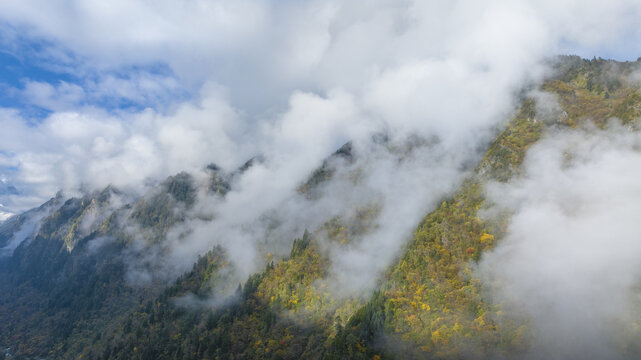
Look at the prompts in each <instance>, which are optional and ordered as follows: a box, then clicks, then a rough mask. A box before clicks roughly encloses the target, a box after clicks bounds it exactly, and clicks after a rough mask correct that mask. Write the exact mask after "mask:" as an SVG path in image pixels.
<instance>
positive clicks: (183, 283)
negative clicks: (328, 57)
mask: <svg viewBox="0 0 641 360" xmlns="http://www.w3.org/2000/svg"><path fill="white" fill-rule="evenodd" d="M638 66H639V63H619V62H614V61H608V60H602V59H593V60H591V61H590V60H584V59H580V58H578V57H573V56H571V57H560V58H557V59H554V60H553V67H554V68H555V69H556V71H555V72H554V73H553V75H551V76H550V77H548V78H547V79H546V80H545V82H544V83H543V84H542V85H541V86H540V88H538V89H536V90H537V91H534V92H532V91H530V92H523V94H524V95H522V96H521V98H520V106H519V107H518V109H517V111H515V113H514V114H513V115H512V116H511V117H510V119H509V121H508V122H507V124H506V125H505V126H504V127H503V128H501V129H498V130H497V133H496V136H495V138H494V139H493V140H492V141H490V142H488V143H487V146H486V148H485V149H483V152H484V155H483V156H482V157H479V161H478V163H476V164H474V165H473V166H472V167H471V169H470V171H469V172H468V176H467V177H466V178H465V180H464V181H463V182H462V183H461V184H460V186H459V187H458V188H457V189H456V190H455V191H453V192H452V193H451V194H450V195H448V196H447V197H446V198H443V199H442V201H440V202H439V204H438V205H436V206H435V208H434V209H433V210H432V211H430V212H429V213H427V214H425V216H424V217H423V219H422V220H421V221H420V222H419V223H418V224H416V228H415V230H414V232H413V234H412V235H411V236H410V239H408V241H407V242H406V244H405V245H404V246H403V248H402V249H401V250H400V252H399V255H398V256H397V257H395V259H394V261H393V263H392V264H391V265H390V266H389V267H387V270H386V271H385V272H384V273H383V274H382V275H381V276H380V277H379V278H378V279H377V280H376V286H375V289H374V290H373V291H371V292H367V291H366V292H354V293H342V292H337V291H336V290H334V289H333V287H334V286H335V282H334V279H333V277H332V276H334V274H333V270H332V266H333V264H335V263H336V259H335V256H336V252H332V251H330V250H328V249H338V251H343V250H344V251H348V250H350V249H353V248H354V247H355V246H357V245H356V244H357V243H356V240H357V239H367V237H368V236H369V234H371V232H372V229H373V228H375V227H376V226H377V222H376V219H377V218H378V217H379V216H382V215H381V214H382V209H381V208H380V207H379V206H378V205H377V204H376V203H367V202H366V203H363V204H360V203H359V204H358V206H357V207H356V208H355V209H353V211H349V212H344V213H339V214H338V215H336V214H331V216H328V218H321V219H320V220H319V221H318V222H317V223H316V224H315V226H314V227H310V228H307V229H297V230H296V231H293V232H291V233H287V232H286V231H281V230H278V229H280V228H279V227H278V224H279V223H280V222H282V219H280V218H279V217H278V216H276V215H274V216H273V217H270V216H269V214H268V215H265V216H263V217H261V218H260V221H261V224H260V225H261V229H262V228H264V229H266V232H265V233H266V234H268V236H272V237H276V238H278V239H279V241H278V242H277V243H276V244H279V246H274V247H273V248H272V247H270V244H272V243H269V242H265V243H264V244H262V245H261V246H262V247H260V246H259V247H258V250H257V251H256V255H255V256H256V257H257V258H259V259H260V260H259V261H257V262H259V263H260V264H261V268H260V269H258V270H257V271H255V272H253V273H252V274H250V275H249V276H245V277H241V275H239V274H242V271H241V270H240V269H238V265H237V264H236V263H235V262H234V261H232V258H233V254H231V253H230V252H231V251H234V249H233V248H229V247H225V246H223V245H224V244H223V245H219V244H217V245H214V246H209V247H208V248H206V249H204V251H200V252H198V255H197V256H196V258H194V259H191V258H190V255H189V254H187V253H185V254H180V255H174V251H175V249H176V247H175V246H176V244H184V243H185V242H186V241H187V240H186V239H188V238H189V236H193V234H192V233H191V231H193V227H194V226H196V225H198V224H208V223H210V222H214V220H216V219H218V218H224V216H225V214H220V213H219V212H218V210H217V209H219V208H218V207H221V209H222V206H223V205H222V204H224V203H225V201H226V197H227V196H233V195H234V193H233V190H234V189H235V188H236V187H238V186H242V180H243V174H244V173H245V172H246V171H248V169H251V168H252V166H256V165H257V164H260V163H261V162H262V161H263V159H262V158H261V157H256V158H254V159H252V160H250V161H248V162H247V163H246V164H244V165H243V166H242V167H240V168H239V169H237V170H236V171H232V172H230V173H226V172H224V171H223V170H221V169H220V168H219V167H218V166H216V165H215V164H211V165H209V166H207V167H206V169H204V171H203V173H204V174H206V176H205V177H204V178H203V177H202V176H196V175H194V174H187V173H180V174H176V175H174V176H171V177H169V178H167V179H166V180H165V181H163V182H161V183H159V184H157V185H156V186H154V187H153V188H151V189H150V190H149V191H148V192H147V193H146V194H144V195H142V196H140V195H136V194H129V193H125V192H123V191H121V190H119V189H116V188H114V187H107V188H106V189H103V190H101V191H96V192H92V193H87V194H85V195H84V196H82V197H78V198H65V197H64V196H63V195H62V194H59V195H58V196H56V197H55V198H53V199H51V200H50V201H48V202H47V203H45V204H43V205H42V206H40V207H39V208H36V209H33V210H30V211H28V212H25V213H23V214H19V215H16V216H14V217H11V218H10V219H8V220H7V221H5V222H2V223H0V247H1V248H2V253H1V254H0V348H3V349H6V351H5V352H4V354H3V353H2V352H0V359H1V358H2V357H4V358H11V359H22V358H24V359H30V358H51V359H70V358H89V359H301V358H302V359H347V358H349V359H382V358H417V359H423V358H437V359H461V358H465V359H468V358H469V359H477V358H479V359H480V358H511V357H514V358H520V357H521V356H524V355H526V354H530V355H531V354H532V351H537V349H538V348H537V347H536V346H535V344H536V340H537V339H536V338H537V335H536V332H535V329H534V325H533V323H534V321H533V320H532V319H528V318H527V316H514V315H513V314H512V313H510V312H509V311H508V310H509V308H508V307H507V306H502V305H503V304H501V303H497V302H496V301H495V299H493V296H491V294H490V293H489V292H488V290H487V287H486V285H484V283H483V282H482V280H481V279H480V278H479V276H478V275H477V274H478V271H477V269H478V267H479V262H480V261H481V259H482V257H483V255H484V254H487V253H489V252H491V251H492V250H493V249H495V248H496V247H497V246H498V244H500V243H501V241H502V240H503V239H504V238H505V237H506V236H507V233H508V228H509V226H508V225H509V223H510V219H511V217H512V214H511V213H509V212H505V211H491V210H492V209H493V206H494V205H493V204H492V201H491V200H489V199H488V198H487V192H486V188H487V186H488V184H507V183H510V182H513V181H516V180H517V179H519V177H520V176H522V175H523V173H524V172H525V169H524V167H523V163H524V159H525V158H526V156H527V154H528V150H529V149H530V148H532V147H533V146H534V145H535V144H537V143H540V142H541V141H542V140H541V139H544V138H545V137H546V136H550V134H554V133H558V132H562V131H569V132H578V131H581V130H580V129H581V128H582V127H583V126H593V127H595V128H596V129H597V130H598V131H604V130H599V129H605V128H606V127H607V126H608V121H609V119H611V118H612V117H616V118H618V119H620V122H621V123H622V126H623V127H624V128H625V129H627V131H636V129H637V128H638V126H639V118H640V117H641V92H639V90H638V86H637V85H636V83H635V82H634V81H633V80H631V79H632V78H633V77H632V76H631V74H634V72H635V71H636V70H637V69H638ZM537 94H538V95H537ZM540 94H547V95H546V96H547V97H546V96H542V95H540ZM549 96H553V97H554V98H555V99H557V104H556V105H555V106H547V107H545V106H543V105H545V104H542V103H543V102H544V101H545V100H546V99H549ZM557 105H558V106H557ZM589 124H592V125H589ZM374 143H375V144H376V145H375V146H377V147H379V148H381V149H384V150H385V151H389V152H395V153H398V154H401V157H400V159H401V160H400V161H402V159H403V156H404V154H407V153H410V152H411V151H428V150H429V149H430V148H429V146H430V145H429V144H430V142H429V141H423V142H420V141H415V142H413V143H411V144H405V145H406V146H405V145H403V146H398V145H397V144H392V143H390V142H389V140H388V139H386V138H385V136H380V137H377V141H375V142H374ZM424 144H427V145H424ZM426 149H427V150H426ZM357 157H358V153H357V150H356V149H355V148H354V146H353V144H352V143H347V144H345V145H344V146H342V147H341V148H340V149H338V150H337V151H336V152H335V153H334V154H331V155H329V156H328V158H327V159H326V160H325V161H324V162H323V163H322V164H319V166H318V168H317V169H316V170H315V171H314V172H312V173H311V174H310V176H309V178H308V179H306V180H305V181H303V182H302V184H301V185H300V186H299V187H298V189H297V193H296V194H295V195H294V196H295V199H296V201H299V202H300V203H301V204H308V205H309V204H313V203H314V202H322V201H323V199H324V196H326V191H325V190H324V187H323V186H324V185H325V184H328V183H329V182H331V181H332V180H333V179H334V178H338V177H341V176H343V177H344V178H345V179H346V180H345V181H346V182H348V183H350V184H356V186H358V184H359V183H358V179H359V171H361V169H359V168H358V166H359V164H358V162H357V161H356V159H357ZM345 169H347V170H345ZM203 196H208V197H212V198H213V199H214V200H213V201H212V202H211V203H210V205H211V207H212V209H209V208H208V209H203V208H202V205H201V202H199V199H200V198H201V197H203ZM310 206H311V205H310ZM319 214H321V215H319V217H322V216H325V215H327V214H326V213H323V212H319ZM288 215H290V216H293V215H291V214H288ZM294 215H295V214H294ZM203 229H205V231H204V235H202V236H205V237H207V238H213V237H216V236H218V235H221V236H223V237H225V236H227V233H225V234H218V233H217V232H218V231H221V229H219V228H216V227H212V228H209V227H203ZM242 230H243V229H242V227H241V229H240V230H239V232H238V233H230V234H241V235H242V234H246V233H244V232H242ZM285 230H288V231H289V230H290V229H289V228H286V229H285ZM195 244H197V245H198V246H201V245H202V244H203V242H198V243H195ZM204 244H209V242H204ZM280 244H285V245H284V246H285V248H286V250H282V246H280ZM237 251H238V250H237ZM240 251H242V249H241V250H240ZM176 256H178V258H180V259H182V260H184V261H176ZM191 260H193V261H191ZM185 263H187V265H185ZM353 285H354V287H357V286H356V285H357V284H353ZM640 335H641V334H640V333H639V331H638V327H637V330H636V332H634V331H633V332H631V333H629V334H627V335H626V336H628V337H629V339H632V340H631V341H628V340H626V339H628V338H626V337H621V341H620V342H621V344H619V345H618V346H620V348H621V349H620V351H621V352H620V353H621V354H622V355H621V356H622V357H623V358H638V357H639V355H641V348H639V345H638V344H639V343H638V341H635V339H637V340H638V339H639V336H640Z"/></svg>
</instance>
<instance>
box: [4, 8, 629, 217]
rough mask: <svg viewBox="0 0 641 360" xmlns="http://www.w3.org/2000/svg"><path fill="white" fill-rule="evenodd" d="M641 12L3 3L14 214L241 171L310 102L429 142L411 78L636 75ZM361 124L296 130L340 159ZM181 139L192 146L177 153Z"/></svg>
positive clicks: (7, 152)
mask: <svg viewBox="0 0 641 360" xmlns="http://www.w3.org/2000/svg"><path fill="white" fill-rule="evenodd" d="M640 7H641V6H640V5H639V4H638V2H635V1H624V0H621V1H614V2H608V3H607V4H605V3H603V2H600V1H587V2H586V1H573V0H566V1H522V2H518V3H514V2H510V1H499V0H491V1H486V2H483V3H480V2H473V1H453V2H448V3H447V4H443V3H441V2H436V1H381V0H377V1H350V2H349V3H345V2H340V1H331V0H317V1H304V2H302V1H267V0H256V1H245V0H242V1H227V0H222V1H205V0H185V1H179V2H176V1H153V2H152V1H146V0H135V1H110V2H108V3H105V2H102V1H73V0H67V1H63V0H58V1H45V0H29V1H18V0H7V1H3V2H2V4H0V87H1V88H2V90H3V91H2V92H0V127H1V128H2V135H0V179H1V181H2V186H4V187H8V186H12V187H15V188H16V189H17V190H18V194H16V193H14V192H11V193H9V194H7V191H4V194H2V193H0V203H2V204H3V210H4V211H5V212H20V211H23V210H25V209H28V208H30V207H33V206H35V205H38V204H39V203H41V202H42V201H43V200H46V199H47V198H49V197H51V196H53V195H54V194H55V193H56V192H57V191H58V190H60V189H63V190H67V191H69V192H71V191H73V190H78V189H81V188H92V187H100V186H104V185H105V184H106V183H108V182H111V183H116V184H117V185H121V186H131V187H137V186H138V184H139V183H141V182H144V181H147V182H149V181H155V180H158V179H161V178H163V177H164V176H167V175H170V174H171V173H175V172H177V171H179V170H191V169H193V168H196V167H198V166H203V164H206V163H209V162H212V161H214V162H217V163H220V165H222V166H226V167H232V166H235V165H236V164H238V163H242V162H243V161H244V160H246V158H248V157H250V156H252V155H255V153H259V152H265V151H269V150H270V149H266V148H270V147H271V148H272V149H273V147H274V144H273V142H274V141H275V140H274V139H271V140H269V139H268V140H265V139H267V138H268V137H270V135H266V134H265V133H264V132H268V133H269V132H270V131H271V130H265V129H266V127H270V126H273V125H275V126H276V127H278V126H279V124H278V123H279V121H281V118H282V117H283V114H285V113H287V112H288V111H290V110H291V109H292V106H293V105H295V102H296V101H297V99H299V98H301V97H306V96H307V97H318V98H319V99H332V98H333V97H345V98H350V97H351V100H349V101H352V102H354V103H355V104H356V107H358V110H356V111H357V112H359V113H360V114H363V113H365V115H366V116H368V117H370V118H373V119H374V120H371V119H370V120H368V121H369V122H370V123H372V122H374V121H378V122H383V123H386V125H385V126H387V127H388V128H389V127H392V128H397V127H398V128H404V130H403V131H416V130H417V128H420V127H421V126H422V125H420V124H419V123H418V120H417V119H419V118H421V116H424V115H426V114H427V115H429V114H428V113H429V111H426V110H425V109H424V108H423V107H425V106H426V105H427V103H422V102H417V101H416V100H417V99H416V97H417V96H414V99H413V100H411V101H406V100H405V99H401V96H405V95H408V94H406V93H405V92H412V91H425V92H426V93H425V97H429V96H433V95H434V94H430V93H429V90H430V89H427V88H421V86H422V85H421V84H420V83H411V79H409V78H412V79H417V78H418V77H420V76H423V79H424V80H425V79H427V78H429V77H431V76H434V74H430V72H431V71H440V72H441V73H442V74H447V76H451V77H453V78H454V79H455V80H454V81H453V82H452V84H451V85H452V86H451V88H450V89H448V91H446V93H449V91H450V90H451V93H452V94H453V93H455V92H456V91H459V90H460V91H461V92H460V93H461V94H464V92H465V91H466V89H457V88H456V86H459V85H460V84H461V83H460V82H459V83H456V76H460V77H461V78H462V77H465V76H470V74H476V73H477V72H478V71H481V72H482V71H487V72H488V73H489V72H492V71H495V70H497V69H498V68H500V67H503V69H502V70H503V72H504V74H505V76H513V77H514V81H513V82H512V83H510V84H507V82H508V81H507V80H504V79H501V80H500V81H503V83H504V84H505V88H507V87H518V86H519V85H520V84H521V82H522V81H525V79H527V78H528V77H529V76H530V75H531V74H528V73H527V72H533V68H534V66H535V64H537V62H538V61H540V60H541V59H542V58H544V57H546V56H552V55H555V54H579V55H581V56H583V57H588V58H590V57H592V56H599V57H604V58H616V59H619V60H635V59H636V58H637V57H638V56H637V55H638V54H639V53H641V51H639V50H640V47H641V45H639V44H640V42H639V39H640V38H641V36H640V33H639V32H640V30H639V29H638V27H637V26H635V24H636V22H635V21H636V19H638V17H639V14H640V13H641V10H640V9H639V8H640ZM439 67H441V69H438V68H439ZM466 72H467V73H466ZM417 73H420V74H422V75H417ZM407 80H410V82H409V83H408V82H407ZM383 81H389V82H390V84H388V85H395V86H398V87H399V91H398V92H397V93H396V94H394V95H391V96H390V94H386V93H384V91H383V90H382V89H381V88H380V86H379V87H378V88H377V87H376V84H379V85H380V84H381V83H382V82H383ZM468 90H469V89H468ZM376 91H378V92H376ZM470 91H476V90H470ZM510 91H511V89H510ZM377 96H379V97H385V101H382V100H381V99H380V98H376V97H377ZM410 97H411V96H410ZM480 101H483V100H482V99H481V100H480ZM330 102H331V101H329V102H327V103H330ZM434 102H436V101H434ZM497 106H498V105H497ZM500 106H503V107H504V108H507V107H508V106H509V105H508V104H507V103H504V104H502V105H500ZM459 115H460V114H459ZM437 116H441V117H442V119H441V122H442V123H447V122H449V120H448V116H449V115H444V114H437ZM186 117H188V118H189V119H186ZM356 118H358V116H354V117H353V118H352V119H350V120H347V121H344V123H345V124H347V125H345V124H339V125H336V124H334V125H331V126H334V128H333V129H331V130H328V128H327V124H326V123H331V121H327V122H326V123H321V122H319V121H317V123H314V122H313V121H311V122H310V124H303V123H304V122H305V121H304V120H298V121H299V123H300V124H298V125H297V126H298V129H297V130H299V131H301V133H300V135H301V136H302V135H305V134H304V132H305V131H308V132H309V133H316V132H317V130H319V131H321V132H322V131H330V132H332V134H331V135H328V136H331V137H332V139H331V140H328V141H326V142H325V144H326V145H327V147H325V148H323V149H322V151H320V152H319V153H321V152H322V153H324V154H326V153H330V152H331V151H330V150H331V149H332V148H333V147H334V148H337V147H338V146H340V144H341V143H342V142H344V141H346V140H347V139H348V137H350V136H354V134H350V133H349V132H350V131H351V130H347V129H346V128H348V127H353V123H355V122H357V120H354V119H356ZM390 124H391V125H390ZM303 125H305V126H303ZM307 125H309V126H307ZM314 126H318V127H319V128H318V129H316V128H314ZM368 126H369V125H368ZM304 127H305V128H304ZM341 127H342V128H341ZM320 128H322V129H320ZM339 128H341V129H339ZM309 129H312V130H309ZM261 131H263V133H261ZM181 132H182V134H183V135H185V136H184V137H183V139H182V140H180V139H169V137H170V136H169V134H171V133H175V134H179V133H181ZM272 132H273V131H272ZM196 133H200V135H198V134H196ZM187 134H189V136H191V137H189V136H187ZM328 134H329V133H328ZM207 137H211V138H215V140H210V139H206V138H207ZM272 137H273V136H272ZM185 139H189V140H185ZM257 143H262V144H260V145H259V146H254V145H256V144H257ZM249 144H251V145H249ZM190 147H193V148H192V149H189V148H190ZM288 150H291V149H288ZM279 151H280V150H279ZM203 152H207V153H211V154H212V155H211V156H209V157H206V156H203ZM308 160H309V161H310V162H315V161H317V160H318V159H308ZM106 172H109V173H110V174H109V175H108V176H105V174H106ZM114 174H118V176H115V175H114ZM100 178H102V179H104V180H105V181H97V179H100ZM0 190H1V189H0Z"/></svg>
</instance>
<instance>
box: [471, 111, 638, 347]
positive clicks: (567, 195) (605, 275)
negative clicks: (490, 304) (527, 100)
mask: <svg viewBox="0 0 641 360" xmlns="http://www.w3.org/2000/svg"><path fill="white" fill-rule="evenodd" d="M640 165H641V136H640V135H639V134H638V133H636V132H631V131H630V130H629V129H627V128H624V127H623V126H621V125H619V124H618V123H617V122H616V121H615V120H613V122H612V123H611V124H610V125H609V126H608V127H607V128H606V129H604V130H601V129H597V128H596V127H593V126H586V127H585V128H582V129H579V130H562V131H556V132H552V131H550V132H549V134H548V135H547V137H546V138H544V139H543V140H541V141H540V142H539V143H537V144H536V145H534V146H533V147H532V148H531V149H530V150H529V151H528V154H527V158H526V160H525V163H524V165H523V166H524V174H523V176H522V177H520V178H516V179H513V180H512V181H510V182H509V183H506V184H502V183H494V184H490V185H488V190H487V194H488V198H489V200H490V201H492V202H493V203H494V204H495V206H496V208H495V209H500V210H508V211H509V212H511V213H513V215H512V216H511V218H510V222H509V225H508V229H507V235H506V236H505V238H504V239H502V240H501V241H500V242H499V245H498V246H497V247H496V248H495V249H494V250H493V251H492V252H490V253H486V254H484V255H483V258H482V261H481V263H480V265H479V268H480V272H481V276H482V278H483V279H484V280H485V282H486V283H487V285H488V287H489V288H490V294H491V298H493V299H494V300H495V302H496V303H500V304H502V306H503V307H504V309H505V310H504V311H506V312H507V313H509V314H511V315H519V314H521V315H523V314H525V315H526V316H527V317H529V321H530V322H531V324H532V325H533V329H534V339H533V344H532V345H533V346H532V350H531V354H530V357H531V358H535V359H543V358H546V359H547V358H552V359H562V358H565V359H569V358H587V359H597V358H609V359H616V358H628V357H626V352H625V350H626V349H627V348H630V347H631V346H632V347H634V346H636V343H637V341H636V340H635V339H638V336H639V334H638V324H639V320H641V314H640V313H639V310H638V301H639V295H640V293H639V289H640V288H639V285H640V284H641V255H640V254H641V242H640V241H639V234H641V222H640V221H639V214H640V213H641V208H640V206H641V205H640V204H641V198H640V197H641V185H640V184H639V181H638V179H639V176H641V173H639V171H640V170H639V169H641V167H640Z"/></svg>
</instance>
